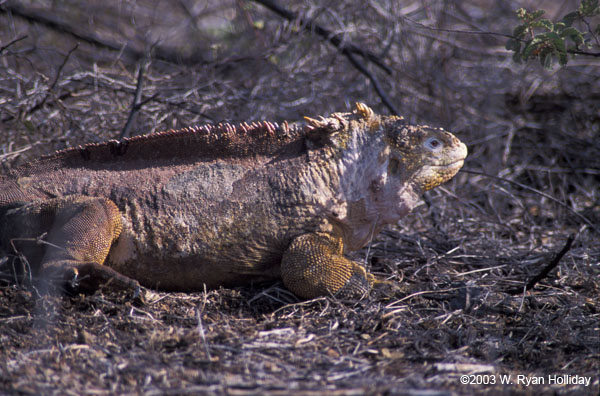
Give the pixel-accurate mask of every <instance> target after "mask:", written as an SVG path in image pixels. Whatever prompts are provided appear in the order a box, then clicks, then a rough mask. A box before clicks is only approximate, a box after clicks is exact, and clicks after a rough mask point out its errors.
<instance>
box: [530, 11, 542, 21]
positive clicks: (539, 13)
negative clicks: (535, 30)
mask: <svg viewBox="0 0 600 396" xmlns="http://www.w3.org/2000/svg"><path fill="white" fill-rule="evenodd" d="M545 13H546V11H544V10H537V11H533V12H532V13H530V14H529V15H528V18H529V20H530V21H533V20H534V19H538V18H539V17H541V16H542V15H544V14H545Z"/></svg>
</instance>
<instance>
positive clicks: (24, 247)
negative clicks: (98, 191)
mask: <svg viewBox="0 0 600 396" xmlns="http://www.w3.org/2000/svg"><path fill="white" fill-rule="evenodd" d="M2 223H3V225H2V229H1V230H0V235H1V236H2V245H3V246H6V245H10V247H11V248H12V249H13V250H14V252H13V253H19V254H20V255H22V256H24V257H25V258H26V259H27V260H29V261H30V262H31V264H32V266H33V267H34V268H36V269H37V270H38V271H39V272H41V274H42V277H43V278H44V279H45V280H48V281H53V280H59V281H68V282H69V283H68V285H67V286H70V287H72V288H74V289H75V290H77V291H93V290H95V289H98V288H99V287H101V286H103V285H108V286H109V287H112V288H115V289H127V290H131V289H133V290H135V289H137V288H138V287H139V285H138V283H137V282H136V281H135V280H133V279H130V278H128V277H126V276H124V275H122V274H119V273H118V272H116V271H114V270H113V269H111V268H109V267H106V266H104V265H102V264H103V263H104V260H105V259H106V256H107V255H108V252H109V250H110V246H111V245H112V243H113V242H114V241H115V240H116V239H117V238H118V236H119V234H120V232H121V227H122V226H121V215H120V214H119V210H118V209H117V207H116V205H115V204H114V203H113V202H112V201H110V200H109V199H105V198H94V197H84V196H68V197H64V198H54V199H49V200H45V201H35V202H31V203H27V204H24V205H22V206H19V207H16V208H14V209H10V210H8V211H6V212H5V213H4V214H3V215H2Z"/></svg>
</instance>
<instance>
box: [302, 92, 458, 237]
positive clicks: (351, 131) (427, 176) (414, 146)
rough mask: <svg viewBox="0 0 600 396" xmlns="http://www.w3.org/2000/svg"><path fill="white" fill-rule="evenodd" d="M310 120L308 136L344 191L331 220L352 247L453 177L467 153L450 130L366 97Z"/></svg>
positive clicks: (397, 219)
mask: <svg viewBox="0 0 600 396" xmlns="http://www.w3.org/2000/svg"><path fill="white" fill-rule="evenodd" d="M306 120H307V122H308V126H307V128H308V134H307V136H308V137H309V139H310V140H311V141H312V142H313V143H315V142H316V146H321V147H324V148H325V149H326V150H328V151H327V152H328V153H329V154H328V156H329V157H330V158H331V159H332V160H333V162H334V163H335V164H336V165H335V169H336V172H337V173H338V174H339V175H340V179H339V186H340V187H339V190H340V191H339V193H338V194H337V198H336V202H335V204H333V205H331V212H332V213H334V217H335V219H334V220H333V222H335V223H337V224H340V226H341V227H342V228H344V230H343V233H344V234H345V238H344V239H345V240H346V243H347V244H348V243H349V244H350V245H355V246H354V247H360V245H362V244H363V243H364V242H366V241H365V238H368V237H369V234H372V233H373V232H374V230H375V232H377V230H378V229H379V228H380V227H381V226H382V225H383V224H389V223H396V222H397V221H399V220H400V219H401V218H402V217H404V216H405V215H406V214H407V213H408V212H410V210H412V208H413V207H414V206H415V205H416V203H417V201H418V199H419V197H420V196H421V194H422V193H423V192H425V191H427V190H430V189H432V188H435V187H437V186H439V185H440V184H442V183H444V182H446V181H448V180H450V179H451V178H452V177H453V176H454V175H455V174H456V173H457V172H458V171H459V170H460V168H461V167H462V166H463V163H464V160H465V158H466V156H467V147H466V146H465V145H464V144H463V143H462V142H461V141H460V140H458V139H457V138H456V137H455V136H454V135H452V134H451V133H449V132H446V131H444V130H443V129H441V128H432V127H429V126H418V125H410V124H408V123H407V122H406V121H405V120H404V119H403V118H402V117H397V116H382V115H377V114H375V113H374V112H373V111H372V110H371V109H370V108H369V107H367V106H366V105H364V104H362V103H357V104H356V108H355V110H354V111H353V112H352V113H334V114H332V115H331V116H330V117H328V118H321V119H319V120H314V119H310V118H307V119H306ZM369 227H371V228H369ZM348 234H352V235H348Z"/></svg>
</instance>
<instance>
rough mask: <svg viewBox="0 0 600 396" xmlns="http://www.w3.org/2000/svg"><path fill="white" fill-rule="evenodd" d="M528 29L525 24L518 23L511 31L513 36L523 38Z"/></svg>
mask: <svg viewBox="0 0 600 396" xmlns="http://www.w3.org/2000/svg"><path fill="white" fill-rule="evenodd" d="M528 29H529V26H527V25H519V26H517V27H516V28H515V30H514V31H513V36H515V37H516V38H523V37H525V35H526V34H527V30H528Z"/></svg>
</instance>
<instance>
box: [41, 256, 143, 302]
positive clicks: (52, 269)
mask: <svg viewBox="0 0 600 396" xmlns="http://www.w3.org/2000/svg"><path fill="white" fill-rule="evenodd" d="M43 279H44V280H46V281H48V282H51V283H58V285H59V286H64V287H65V288H66V290H67V291H68V292H71V293H93V292H95V291H96V290H99V289H107V290H115V291H126V292H128V293H131V294H132V295H133V297H134V298H136V297H137V296H139V294H140V284H139V283H138V281H136V280H134V279H131V278H129V277H128V276H125V275H123V274H120V273H118V272H117V271H115V270H113V269H112V268H109V267H106V266H104V265H101V264H97V263H77V262H74V261H71V262H69V261H60V262H55V263H52V264H50V265H46V266H45V268H44V270H43Z"/></svg>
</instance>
